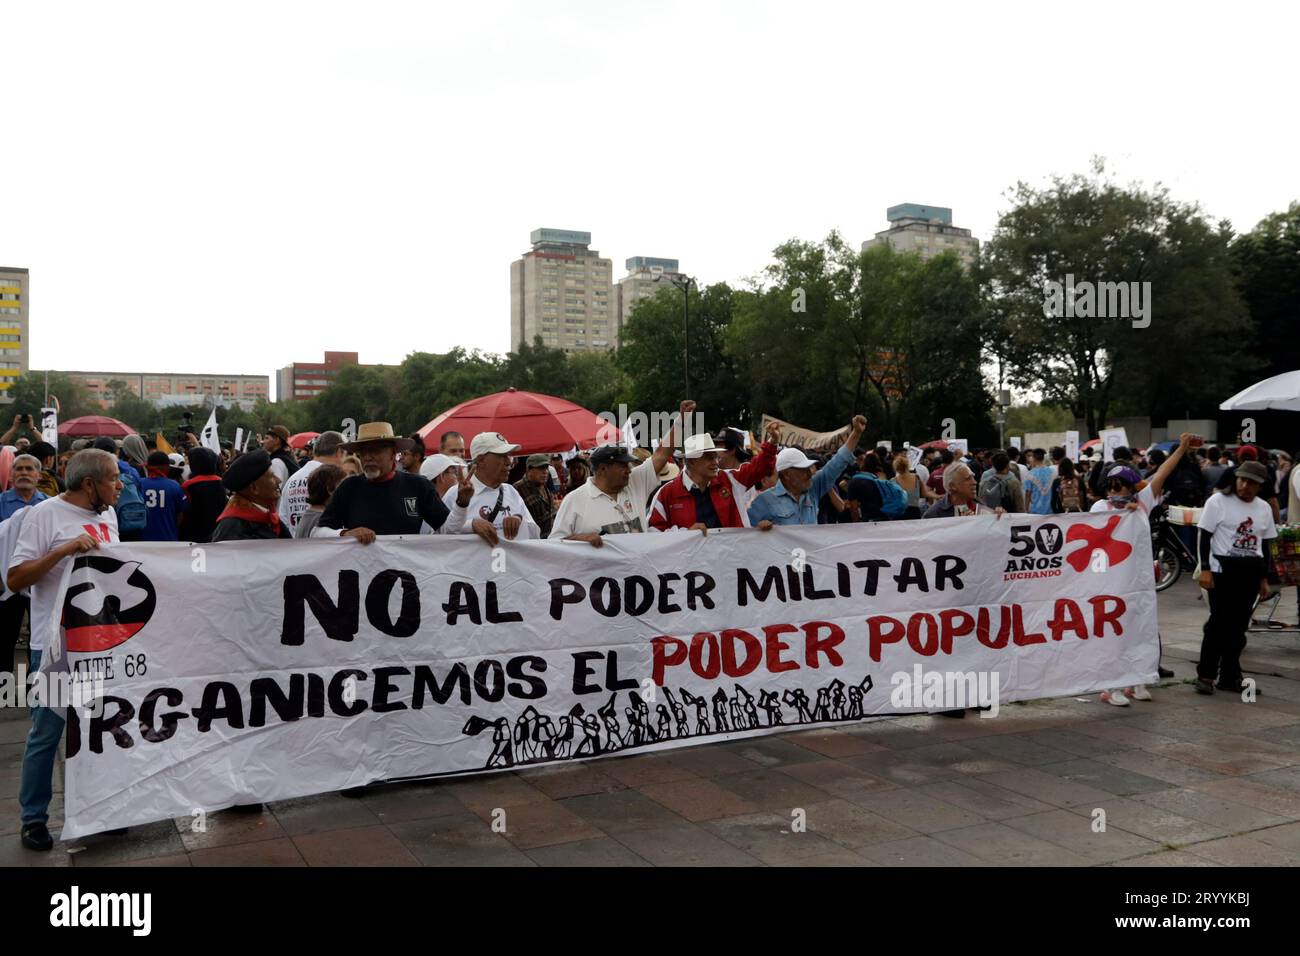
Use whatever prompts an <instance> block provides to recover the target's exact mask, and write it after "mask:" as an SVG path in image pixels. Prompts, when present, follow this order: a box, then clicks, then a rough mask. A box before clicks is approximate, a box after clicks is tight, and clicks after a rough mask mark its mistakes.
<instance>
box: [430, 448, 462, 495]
mask: <svg viewBox="0 0 1300 956" xmlns="http://www.w3.org/2000/svg"><path fill="white" fill-rule="evenodd" d="M420 477H421V478H427V479H428V480H429V481H431V482H433V490H434V491H436V492H437V493H438V497H439V498H441V497H442V496H443V495H445V494H446V493H447V489H448V488H455V487H456V485H457V484H458V483H459V482H460V480H461V478H463V477H465V462H464V460H463V459H461V458H457V457H455V456H454V455H444V454H442V452H439V453H438V454H436V455H430V456H429V457H428V458H426V459H424V461H423V462H421V463H420Z"/></svg>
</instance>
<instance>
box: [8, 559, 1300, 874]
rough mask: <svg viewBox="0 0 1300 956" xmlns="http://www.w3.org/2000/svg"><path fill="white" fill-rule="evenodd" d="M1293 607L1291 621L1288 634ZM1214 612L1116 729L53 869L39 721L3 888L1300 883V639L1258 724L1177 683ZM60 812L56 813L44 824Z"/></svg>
mask: <svg viewBox="0 0 1300 956" xmlns="http://www.w3.org/2000/svg"><path fill="white" fill-rule="evenodd" d="M1294 600H1295V595H1294V593H1290V594H1288V595H1287V596H1286V597H1285V598H1284V601H1283V608H1282V611H1281V613H1280V615H1279V616H1280V617H1282V618H1283V619H1285V620H1292V621H1293V620H1294V619H1295V605H1294ZM1204 613H1205V612H1204V607H1203V605H1202V604H1201V603H1200V601H1199V593H1198V591H1197V589H1196V588H1195V586H1194V584H1193V583H1192V582H1191V580H1190V579H1189V578H1187V577H1185V578H1184V579H1183V580H1182V581H1180V582H1179V583H1178V585H1177V586H1176V587H1175V588H1173V589H1171V590H1170V591H1169V592H1166V593H1165V594H1164V595H1162V596H1161V598H1160V619H1161V627H1162V633H1163V635H1164V640H1165V663H1166V665H1167V666H1170V667H1172V668H1173V669H1174V671H1175V672H1176V675H1177V676H1176V678H1175V679H1173V680H1170V681H1166V682H1164V683H1163V684H1162V685H1161V686H1159V687H1154V688H1152V695H1153V697H1154V698H1155V699H1154V701H1153V702H1151V703H1140V702H1135V703H1134V704H1133V705H1132V706H1130V707H1127V708H1118V707H1110V706H1107V705H1106V704H1102V703H1100V702H1099V701H1098V700H1097V698H1096V697H1095V696H1089V697H1086V698H1063V699H1058V700H1042V701H1034V702H1030V703H1027V704H1019V705H1008V706H1005V707H1003V709H1002V713H1001V715H1000V716H999V717H998V718H996V719H978V718H975V717H974V716H973V715H972V716H969V717H968V718H967V719H964V720H953V719H945V718H941V717H930V716H916V717H905V718H900V719H896V720H889V721H880V722H875V723H871V724H862V725H857V726H850V727H842V728H837V729H818V730H809V731H803V732H797V733H791V734H785V735H781V736H777V737H764V738H758V739H755V740H744V741H736V742H731V743H718V744H711V745H705V746H701V747H694V748H689V749H686V750H679V751H675V752H668V753H661V754H644V755H640V756H633V757H623V758H611V759H607V760H599V761H592V762H589V763H583V764H573V765H567V766H561V767H555V768H541V769H529V770H524V771H520V772H514V773H508V774H501V775H495V776H486V777H478V778H462V779H459V780H455V781H444V782H436V783H412V784H403V785H395V786H388V787H381V788H378V789H375V790H374V791H372V792H370V793H367V794H366V795H365V796H364V797H362V798H361V799H355V800H352V799H347V798H344V797H342V796H340V795H338V794H326V795H321V796H315V797H307V798H303V799H297V800H288V801H284V802H282V803H275V804H271V805H269V806H268V808H267V809H266V810H265V811H264V812H263V813H261V814H255V815H248V814H239V813H231V812H229V811H225V812H221V813H216V814H210V815H209V816H208V819H207V830H206V832H203V833H196V832H192V831H191V828H190V823H191V821H190V818H188V817H185V818H181V819H178V820H166V821H162V822H159V823H155V824H151V825H149V826H144V827H138V828H133V829H131V830H130V831H129V832H128V833H127V834H126V835H124V836H116V837H112V836H96V837H91V838H87V839H86V840H84V841H81V842H80V843H79V844H78V845H75V846H69V845H68V844H64V843H60V844H58V845H57V846H56V847H55V849H54V850H53V851H52V852H50V853H45V854H37V853H32V852H29V851H26V850H24V849H22V847H21V846H20V844H19V841H18V836H17V832H18V829H19V826H18V821H19V817H18V805H17V790H18V779H19V777H18V775H19V764H20V761H21V758H22V739H23V735H24V733H25V732H26V728H27V722H26V720H24V719H9V720H0V801H2V802H0V865H4V866H15V865H21V866H101V865H127V866H336V865H346V866H394V865H396V866H420V865H434V866H646V865H650V866H665V865H666V866H764V865H767V866H962V865H995V866H1001V865H1025V864H1027V865H1033V866H1085V865H1086V866H1231V865H1253V866H1293V865H1296V864H1300V631H1297V630H1291V631H1275V632H1267V633H1252V634H1251V636H1250V644H1249V647H1248V650H1247V653H1246V655H1245V662H1246V670H1247V672H1248V673H1249V674H1250V675H1251V676H1254V677H1255V678H1256V679H1257V680H1258V682H1259V686H1260V689H1261V691H1262V693H1261V695H1260V696H1259V698H1258V699H1257V700H1256V701H1255V702H1254V703H1244V702H1242V701H1241V700H1240V699H1239V698H1237V697H1233V696H1229V695H1226V694H1218V695H1215V696H1214V697H1211V698H1205V697H1200V696H1198V695H1196V694H1194V693H1193V692H1192V690H1191V687H1190V686H1189V684H1188V681H1189V680H1190V679H1191V677H1192V676H1193V673H1194V662H1195V659H1196V656H1197V651H1198V649H1199V640H1200V625H1201V621H1202V620H1203V618H1204ZM13 716H15V717H20V716H21V715H13ZM56 788H61V784H58V783H56ZM61 807H62V796H61V793H60V794H56V797H55V802H54V806H53V810H54V814H55V819H54V820H53V821H52V824H54V825H57V824H59V823H60V822H61V820H60V818H59V814H61ZM1098 811H1103V812H1104V819H1105V829H1104V831H1103V832H1098V831H1097V830H1096V829H1095V828H1094V823H1095V821H1098V820H1100V814H1099V813H1098ZM502 819H503V820H504V824H505V828H504V832H498V830H499V827H498V829H494V828H493V825H492V824H493V822H494V820H502ZM796 820H802V821H805V822H806V829H805V830H803V831H802V832H800V830H799V827H797V826H796V825H795V823H796ZM52 829H55V831H56V833H57V827H56V826H53V825H52Z"/></svg>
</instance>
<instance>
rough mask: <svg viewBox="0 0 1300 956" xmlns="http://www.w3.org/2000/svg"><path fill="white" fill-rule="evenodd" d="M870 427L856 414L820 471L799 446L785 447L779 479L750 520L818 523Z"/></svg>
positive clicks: (760, 499) (755, 506) (752, 507)
mask: <svg viewBox="0 0 1300 956" xmlns="http://www.w3.org/2000/svg"><path fill="white" fill-rule="evenodd" d="M866 427H867V420H866V419H865V418H864V417H863V416H861V415H855V416H854V418H853V424H852V426H850V430H849V437H848V438H846V439H845V440H844V444H843V445H841V446H840V450H839V451H837V452H836V453H835V454H834V456H832V458H831V460H830V461H828V462H827V463H826V465H825V466H824V467H823V468H821V469H820V470H819V471H818V472H817V474H816V475H814V474H813V466H814V465H815V464H816V462H814V461H813V460H812V459H811V458H809V457H808V456H807V455H805V454H804V453H803V452H802V451H800V450H799V449H798V448H783V449H782V450H781V454H779V455H777V456H776V475H777V482H776V484H775V485H774V486H773V487H771V488H769V489H767V491H765V492H763V493H762V494H760V495H759V496H758V497H757V498H755V499H754V503H753V504H752V505H750V506H749V523H750V524H751V525H758V524H759V523H760V522H763V521H770V522H771V523H772V524H816V523H817V506H818V504H819V503H820V502H821V500H822V496H823V495H824V494H826V492H828V491H830V490H831V489H832V488H834V487H835V482H836V481H838V480H839V477H840V475H841V474H843V473H844V470H845V469H846V468H848V467H849V466H850V465H852V464H853V452H854V450H855V449H857V447H858V440H859V439H860V438H862V432H863V431H864V430H865V429H866Z"/></svg>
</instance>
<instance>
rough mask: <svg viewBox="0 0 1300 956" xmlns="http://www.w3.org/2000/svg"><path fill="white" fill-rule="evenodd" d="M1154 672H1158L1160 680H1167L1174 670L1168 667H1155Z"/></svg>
mask: <svg viewBox="0 0 1300 956" xmlns="http://www.w3.org/2000/svg"><path fill="white" fill-rule="evenodd" d="M1156 672H1157V673H1159V675H1160V679H1161V680H1168V679H1169V678H1171V677H1173V676H1174V672H1173V671H1171V670H1170V669H1169V668H1168V667H1157V668H1156Z"/></svg>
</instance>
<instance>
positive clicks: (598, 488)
mask: <svg viewBox="0 0 1300 956" xmlns="http://www.w3.org/2000/svg"><path fill="white" fill-rule="evenodd" d="M694 411H695V403H694V402H693V401H690V400H687V401H684V402H682V403H681V405H680V406H679V408H678V417H677V419H676V420H675V421H674V422H673V425H672V428H670V429H669V430H668V434H667V435H665V436H664V437H663V439H662V440H661V441H660V442H659V447H658V448H656V449H655V452H654V454H653V455H651V456H650V457H649V458H647V459H646V460H645V461H643V462H641V463H640V464H637V458H636V456H634V455H631V454H629V453H628V452H627V451H625V450H624V449H623V448H622V446H619V445H605V446H603V447H601V448H597V449H596V450H595V451H594V452H592V453H591V477H590V478H588V479H587V481H586V483H585V484H583V485H582V486H581V487H579V488H577V489H575V490H573V491H571V492H569V493H568V494H567V495H565V496H564V500H563V501H561V502H560V510H559V511H558V512H556V515H555V521H554V523H553V524H552V525H551V533H550V535H549V537H551V538H564V539H566V540H569V541H586V542H588V543H590V544H591V545H592V546H593V547H597V548H599V547H600V546H601V545H602V544H603V543H604V541H603V540H602V538H601V536H602V535H606V534H626V533H638V532H642V531H649V530H650V523H649V521H647V520H646V508H647V505H648V502H649V500H650V496H651V495H652V494H654V492H655V491H656V489H658V487H659V485H660V481H659V473H660V472H662V471H663V470H664V468H665V467H666V466H667V465H668V463H669V462H670V461H672V456H673V445H674V443H675V441H676V436H677V431H678V429H679V428H681V427H682V424H681V423H682V422H683V421H685V420H686V419H687V417H688V416H689V415H691V414H692V413H693V412H694ZM633 465H636V467H635V468H633V467H632V466H633Z"/></svg>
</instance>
